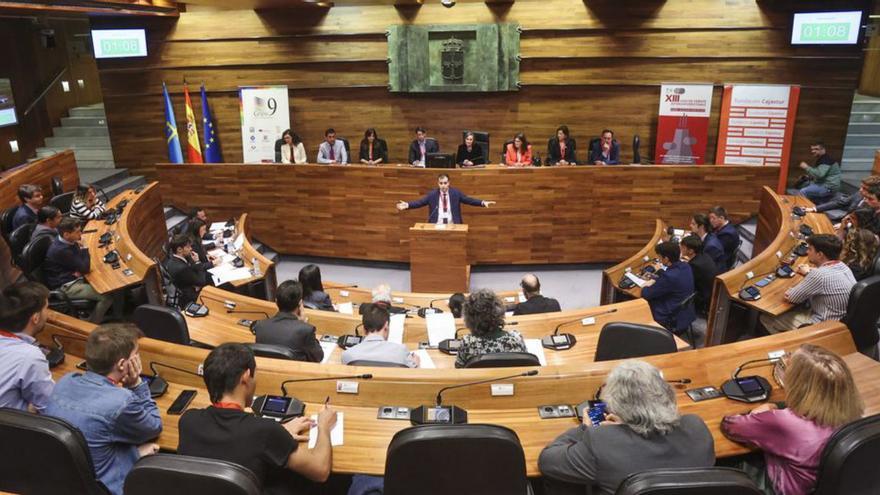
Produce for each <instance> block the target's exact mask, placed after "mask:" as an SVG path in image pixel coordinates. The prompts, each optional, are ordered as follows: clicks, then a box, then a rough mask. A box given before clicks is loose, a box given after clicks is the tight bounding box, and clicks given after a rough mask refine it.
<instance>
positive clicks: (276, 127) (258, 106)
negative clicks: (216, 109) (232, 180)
mask: <svg viewBox="0 0 880 495" xmlns="http://www.w3.org/2000/svg"><path fill="white" fill-rule="evenodd" d="M238 98H239V106H240V109H241V150H242V158H243V161H244V163H272V162H274V161H275V141H277V140H278V139H281V133H282V132H284V131H285V130H286V129H290V107H289V106H288V101H287V86H241V87H239V88H238Z"/></svg>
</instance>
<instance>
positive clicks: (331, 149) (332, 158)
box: [327, 143, 336, 160]
mask: <svg viewBox="0 0 880 495" xmlns="http://www.w3.org/2000/svg"><path fill="white" fill-rule="evenodd" d="M327 144H328V145H329V146H330V159H331V160H335V159H336V156H335V155H334V154H333V145H332V144H330V143H327Z"/></svg>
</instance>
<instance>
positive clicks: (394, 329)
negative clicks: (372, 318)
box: [388, 314, 406, 344]
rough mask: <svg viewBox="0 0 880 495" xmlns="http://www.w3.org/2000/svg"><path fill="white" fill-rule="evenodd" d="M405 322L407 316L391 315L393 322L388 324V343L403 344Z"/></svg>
mask: <svg viewBox="0 0 880 495" xmlns="http://www.w3.org/2000/svg"><path fill="white" fill-rule="evenodd" d="M405 320H406V315H405V314H398V315H391V322H390V323H389V324H388V342H397V343H398V344H403V323H404V321H405Z"/></svg>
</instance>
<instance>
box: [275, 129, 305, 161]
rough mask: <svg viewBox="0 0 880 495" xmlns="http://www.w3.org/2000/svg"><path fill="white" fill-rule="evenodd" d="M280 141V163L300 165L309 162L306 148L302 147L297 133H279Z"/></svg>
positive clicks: (288, 131)
mask: <svg viewBox="0 0 880 495" xmlns="http://www.w3.org/2000/svg"><path fill="white" fill-rule="evenodd" d="M281 140H282V141H284V142H283V143H282V144H281V163H295V164H297V165H302V164H303V163H307V162H308V161H309V158H308V156H306V147H305V146H303V142H302V139H300V137H299V135H298V134H297V133H295V132H291V131H290V129H287V130H285V131H284V132H282V133H281Z"/></svg>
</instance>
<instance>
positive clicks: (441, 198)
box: [397, 174, 495, 224]
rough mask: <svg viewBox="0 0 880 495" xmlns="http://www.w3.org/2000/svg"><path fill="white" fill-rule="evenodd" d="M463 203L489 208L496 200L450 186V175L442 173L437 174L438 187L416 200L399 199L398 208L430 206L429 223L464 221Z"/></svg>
mask: <svg viewBox="0 0 880 495" xmlns="http://www.w3.org/2000/svg"><path fill="white" fill-rule="evenodd" d="M461 203H464V204H466V205H471V206H482V207H483V208H488V207H489V206H491V205H494V204H495V202H494V201H484V200H482V199H477V198H472V197H470V196H467V195H466V194H464V193H462V192H461V191H459V190H458V189H456V188H454V187H450V186H449V176H448V175H446V174H440V175H438V176H437V189H432V190H431V191H429V192H428V194H426V195H424V196H423V197H422V198H421V199H417V200H415V201H410V202H406V201H399V202H398V203H397V209H398V210H400V211H403V210H407V209H409V208H421V207H423V206H430V207H431V210H430V213H428V223H459V224H460V223H464V222H462V220H461Z"/></svg>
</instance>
